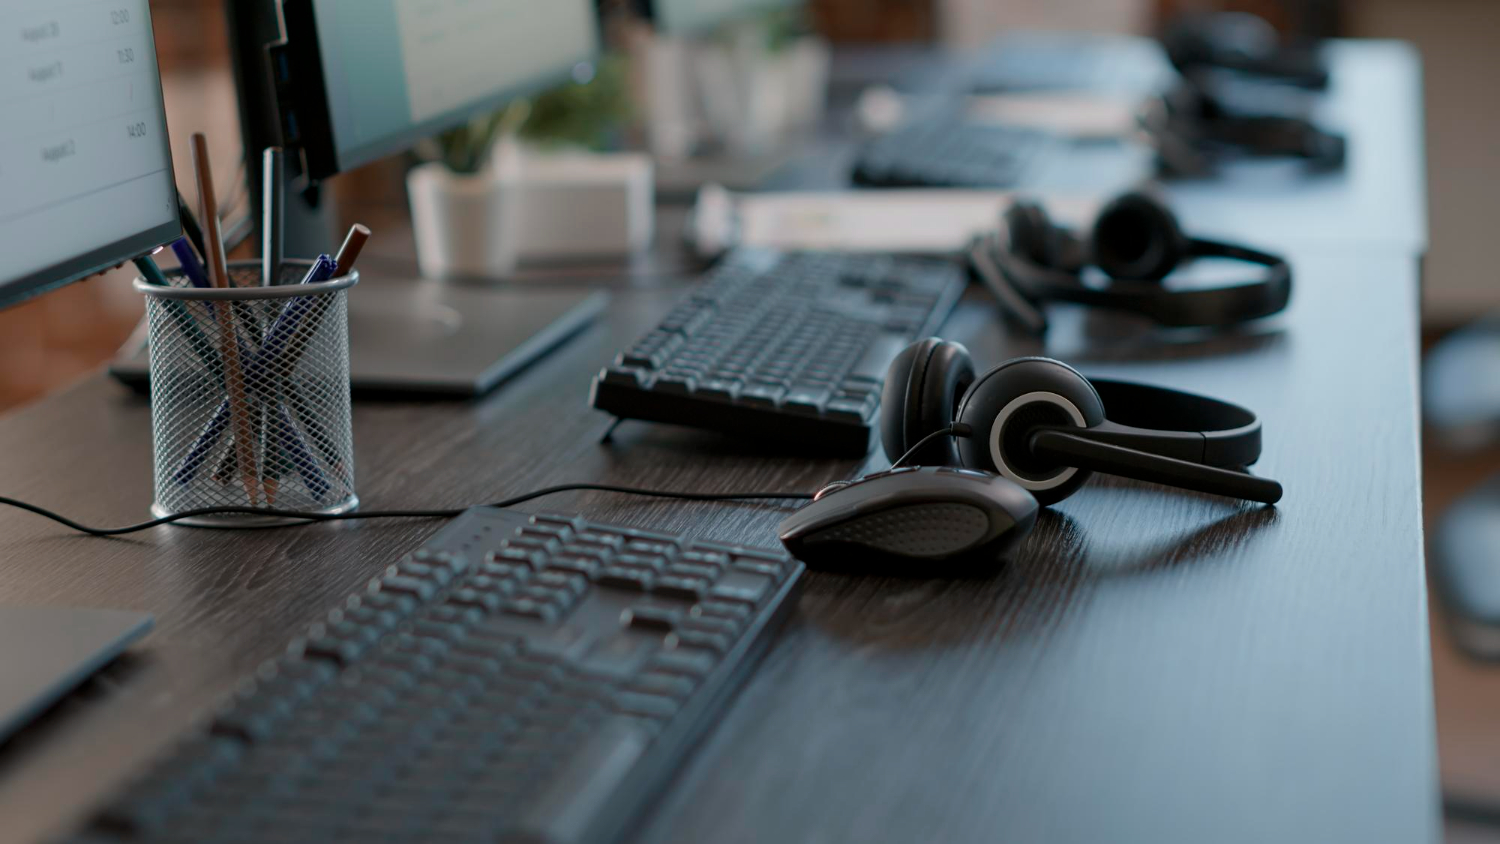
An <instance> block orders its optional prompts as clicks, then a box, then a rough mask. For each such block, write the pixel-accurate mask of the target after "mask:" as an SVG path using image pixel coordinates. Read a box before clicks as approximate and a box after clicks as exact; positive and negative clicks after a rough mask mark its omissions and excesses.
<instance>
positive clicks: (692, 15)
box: [641, 0, 803, 35]
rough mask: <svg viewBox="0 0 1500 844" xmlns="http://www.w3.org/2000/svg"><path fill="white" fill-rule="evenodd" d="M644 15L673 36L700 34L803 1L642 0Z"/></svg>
mask: <svg viewBox="0 0 1500 844" xmlns="http://www.w3.org/2000/svg"><path fill="white" fill-rule="evenodd" d="M641 2H642V3H643V4H644V7H645V14H646V16H647V17H649V18H651V19H652V20H653V21H655V22H656V25H657V26H658V27H659V28H660V29H661V30H662V31H663V32H666V33H668V34H672V35H691V34H696V33H702V32H705V31H708V30H711V29H713V28H714V27H717V26H721V25H723V24H726V23H729V22H731V21H735V20H740V19H743V18H748V17H750V16H752V15H755V14H757V13H760V12H768V11H773V10H776V9H785V8H791V7H795V6H800V5H802V3H803V0H641Z"/></svg>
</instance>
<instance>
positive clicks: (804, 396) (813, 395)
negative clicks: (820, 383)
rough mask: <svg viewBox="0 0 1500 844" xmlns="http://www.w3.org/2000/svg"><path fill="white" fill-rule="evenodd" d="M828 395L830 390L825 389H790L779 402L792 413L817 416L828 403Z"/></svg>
mask: <svg viewBox="0 0 1500 844" xmlns="http://www.w3.org/2000/svg"><path fill="white" fill-rule="evenodd" d="M830 395H831V393H830V391H828V390H826V389H822V390H815V389H799V390H792V391H791V392H789V393H787V394H786V398H785V399H783V400H782V403H781V404H782V407H784V408H786V409H787V410H788V411H790V412H792V413H802V414H806V415H808V416H817V415H818V414H821V413H822V412H823V408H824V406H825V405H827V404H828V399H829V397H830Z"/></svg>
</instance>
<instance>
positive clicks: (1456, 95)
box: [1346, 0, 1500, 326]
mask: <svg viewBox="0 0 1500 844" xmlns="http://www.w3.org/2000/svg"><path fill="white" fill-rule="evenodd" d="M1346 20H1347V21H1348V26H1349V33H1350V35H1353V36H1356V37H1375V38H1402V39H1406V40H1409V41H1411V42H1413V43H1415V44H1416V45H1417V47H1418V49H1420V50H1421V52H1422V61H1423V64H1424V67H1425V71H1426V78H1425V80H1424V92H1425V95H1426V100H1427V192H1428V213H1429V229H1430V232H1431V250H1430V252H1429V253H1428V258H1427V266H1426V276H1425V279H1426V292H1425V302H1424V305H1425V312H1424V318H1425V320H1426V321H1427V322H1428V323H1429V324H1433V325H1438V326H1444V325H1454V324H1459V323H1462V322H1465V321H1467V320H1469V319H1471V318H1473V317H1474V316H1475V315H1477V314H1482V313H1484V312H1486V311H1489V310H1492V309H1500V269H1497V268H1500V263H1497V261H1496V260H1495V255H1496V252H1495V245H1494V244H1495V228H1496V225H1495V218H1496V208H1497V206H1500V141H1497V138H1500V96H1497V95H1496V93H1495V90H1494V84H1495V80H1496V79H1497V78H1500V49H1497V46H1500V42H1497V41H1496V38H1495V33H1497V32H1500V3H1496V2H1493V0H1423V2H1420V3H1417V2H1411V0H1350V2H1349V4H1348V8H1347V10H1346Z"/></svg>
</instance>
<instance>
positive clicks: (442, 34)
mask: <svg viewBox="0 0 1500 844" xmlns="http://www.w3.org/2000/svg"><path fill="white" fill-rule="evenodd" d="M283 15H284V20H285V22H286V35H287V46H288V56H289V59H290V63H291V67H290V72H291V74H292V78H293V79H294V80H295V84H294V85H293V86H290V88H289V89H288V90H291V91H295V101H294V102H293V103H291V104H290V105H291V110H292V119H291V120H290V121H286V122H288V123H291V124H293V125H294V126H295V130H294V131H295V132H296V134H298V135H300V136H301V141H302V142H301V146H302V148H303V150H304V151H305V153H306V160H307V166H308V172H309V175H311V176H312V177H314V178H324V177H327V176H331V175H333V174H335V173H339V172H343V171H345V170H350V169H352V168H354V167H358V166H360V165H362V164H366V163H368V162H370V161H374V160H375V159H377V158H381V157H384V156H387V155H390V154H392V153H396V152H401V151H402V150H405V149H409V148H410V147H411V146H412V145H414V144H415V143H416V142H417V141H419V140H421V139H423V138H426V137H430V136H432V135H435V134H437V133H439V132H441V131H443V130H445V129H448V128H451V127H453V126H456V125H459V124H461V123H464V122H466V121H468V120H470V119H472V118H473V117H475V116H476V115H482V114H486V113H489V112H493V111H495V110H496V109H499V108H501V107H502V106H504V105H505V104H506V102H507V101H509V100H510V99H512V98H514V97H516V96H519V95H523V94H527V93H531V92H534V91H536V90H539V89H541V88H543V87H546V86H550V85H554V84H556V83H558V82H561V81H563V80H565V79H567V78H568V77H569V76H570V75H573V74H575V73H577V72H578V71H579V69H580V67H583V68H584V69H585V70H586V69H587V65H588V63H590V62H591V61H593V59H594V58H595V57H596V55H597V54H598V52H599V47H600V35H599V21H598V14H597V11H596V9H595V5H594V2H593V0H546V2H537V0H486V2H482V3H476V2H473V0H285V2H284V3H283ZM304 83H305V84H304ZM288 128H291V127H288Z"/></svg>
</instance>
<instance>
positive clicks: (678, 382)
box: [653, 371, 698, 396]
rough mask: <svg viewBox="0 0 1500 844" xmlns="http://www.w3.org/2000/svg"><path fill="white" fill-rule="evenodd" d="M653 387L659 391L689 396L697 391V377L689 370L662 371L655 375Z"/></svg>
mask: <svg viewBox="0 0 1500 844" xmlns="http://www.w3.org/2000/svg"><path fill="white" fill-rule="evenodd" d="M653 389H655V390H656V391H657V392H659V393H673V394H676V395H682V396H690V395H692V394H693V393H695V392H697V391H698V378H697V376H696V375H695V374H693V373H691V372H681V371H678V372H664V373H662V374H661V375H658V376H656V385H655V386H654V387H653Z"/></svg>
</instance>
